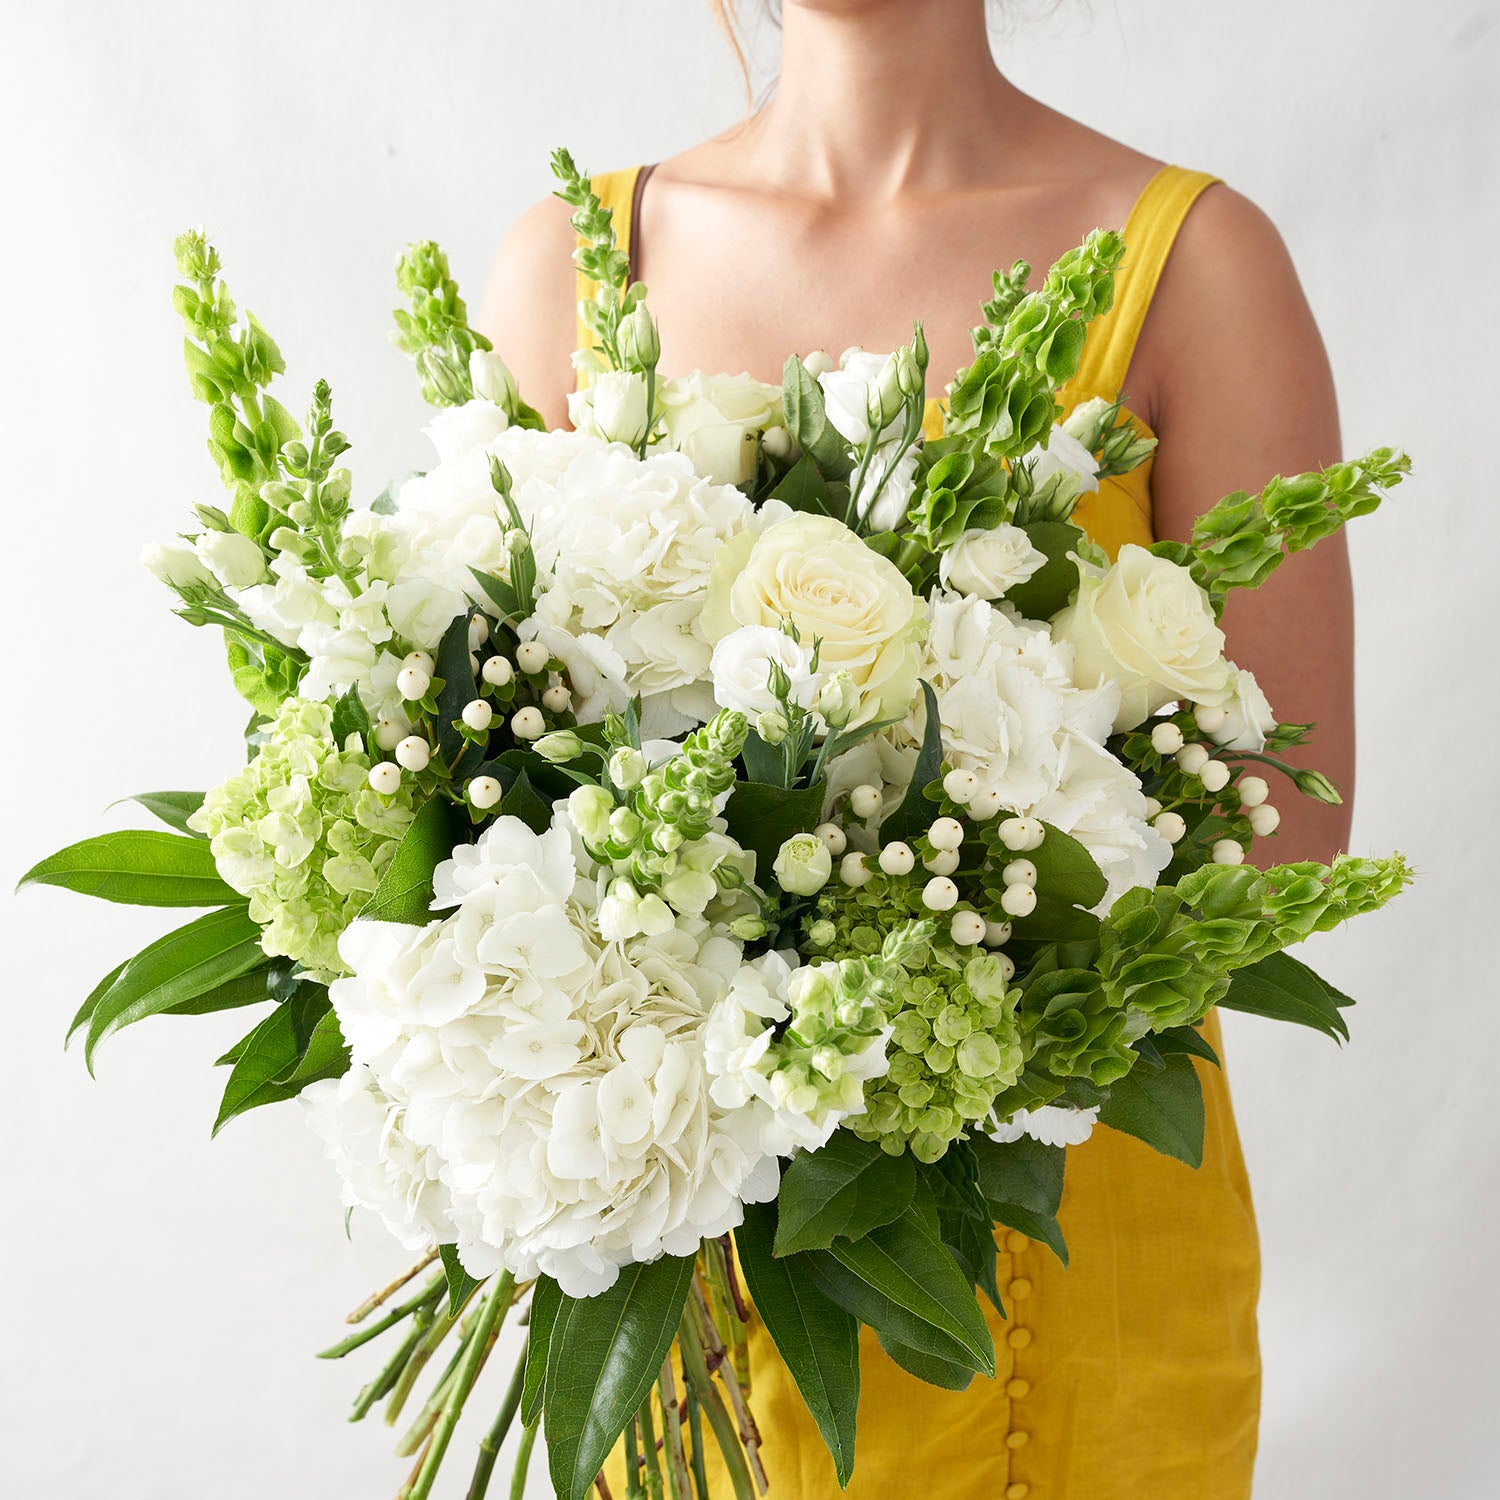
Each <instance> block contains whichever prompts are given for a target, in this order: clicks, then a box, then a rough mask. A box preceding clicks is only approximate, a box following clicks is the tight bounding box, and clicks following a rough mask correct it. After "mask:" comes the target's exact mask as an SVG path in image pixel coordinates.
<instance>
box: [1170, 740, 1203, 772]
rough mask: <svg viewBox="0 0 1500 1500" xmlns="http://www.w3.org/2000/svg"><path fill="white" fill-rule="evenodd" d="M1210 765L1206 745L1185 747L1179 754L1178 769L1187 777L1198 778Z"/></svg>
mask: <svg viewBox="0 0 1500 1500" xmlns="http://www.w3.org/2000/svg"><path fill="white" fill-rule="evenodd" d="M1207 764H1208V747H1207V746H1206V745H1184V746H1183V747H1182V749H1181V750H1179V751H1178V752H1177V769H1178V770H1179V771H1182V772H1183V773H1184V774H1185V775H1188V776H1196V775H1197V774H1198V772H1199V771H1201V770H1202V769H1203V768H1204V766H1206V765H1207Z"/></svg>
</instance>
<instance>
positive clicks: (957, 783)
mask: <svg viewBox="0 0 1500 1500" xmlns="http://www.w3.org/2000/svg"><path fill="white" fill-rule="evenodd" d="M978 789H979V778H978V777H977V776H975V774H974V773H973V772H972V771H949V772H948V774H947V775H946V776H945V777H943V791H944V793H945V794H946V795H947V796H948V798H949V799H950V800H951V801H953V802H956V803H958V805H959V806H960V807H966V806H967V805H968V801H969V798H970V797H972V796H973V795H974V793H975V792H976V791H977V790H978Z"/></svg>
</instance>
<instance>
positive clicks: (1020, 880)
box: [1000, 859, 1037, 885]
mask: <svg viewBox="0 0 1500 1500" xmlns="http://www.w3.org/2000/svg"><path fill="white" fill-rule="evenodd" d="M1000 878H1001V879H1002V880H1003V881H1004V882H1005V883H1006V885H1035V884H1036V882H1037V870H1036V866H1035V865H1034V864H1032V862H1031V861H1030V860H1029V859H1013V860H1011V862H1010V863H1009V864H1008V865H1006V867H1005V868H1004V869H1003V870H1001V872H1000Z"/></svg>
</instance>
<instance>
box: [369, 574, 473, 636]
mask: <svg viewBox="0 0 1500 1500" xmlns="http://www.w3.org/2000/svg"><path fill="white" fill-rule="evenodd" d="M464 604H465V599H464V595H463V594H461V593H459V592H458V591H456V590H454V589H450V588H446V587H444V586H443V585H442V584H440V583H434V582H432V581H431V580H430V579H426V578H403V579H401V581H400V582H399V583H393V584H392V585H391V587H390V591H389V592H388V593H387V595H386V601H385V608H386V615H387V617H388V618H389V619H390V622H391V625H392V627H393V628H394V629H395V631H396V633H397V634H398V635H403V636H405V637H406V639H407V640H409V641H411V642H412V643H413V645H417V646H421V647H422V648H424V649H426V650H430V649H431V648H432V647H433V646H435V645H437V643H438V642H439V641H441V640H442V638H443V632H444V631H445V630H447V628H448V626H449V625H451V624H452V623H453V619H454V616H456V615H460V614H462V613H463V610H464Z"/></svg>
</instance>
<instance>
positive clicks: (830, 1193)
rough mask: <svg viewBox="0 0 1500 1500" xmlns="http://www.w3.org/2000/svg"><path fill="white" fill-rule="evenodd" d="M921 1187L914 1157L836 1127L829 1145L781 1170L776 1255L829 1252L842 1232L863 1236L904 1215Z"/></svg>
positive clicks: (804, 1154)
mask: <svg viewBox="0 0 1500 1500" xmlns="http://www.w3.org/2000/svg"><path fill="white" fill-rule="evenodd" d="M916 1190H917V1168H916V1161H915V1159H914V1158H913V1157H912V1156H910V1155H909V1154H908V1153H906V1152H904V1151H903V1152H902V1153H901V1155H900V1156H891V1155H889V1154H888V1153H887V1152H885V1151H882V1150H881V1149H880V1146H879V1144H878V1142H875V1141H866V1140H863V1139H861V1138H860V1137H859V1136H857V1135H855V1134H854V1133H853V1132H852V1131H849V1130H836V1131H834V1133H833V1135H832V1136H831V1137H830V1138H829V1141H828V1144H827V1145H825V1146H823V1147H822V1148H821V1149H820V1150H817V1151H802V1152H799V1153H798V1154H797V1155H796V1156H794V1157H793V1158H792V1160H791V1161H790V1162H789V1163H788V1165H787V1168H786V1170H785V1171H784V1172H783V1173H782V1174H781V1192H780V1193H779V1194H778V1196H777V1199H776V1207H777V1224H776V1254H777V1255H790V1254H792V1253H793V1252H794V1251H797V1250H826V1249H827V1248H828V1247H829V1246H830V1245H831V1244H832V1243H833V1242H834V1240H835V1238H837V1237H838V1236H840V1235H842V1236H844V1237H845V1238H847V1239H858V1238H860V1236H861V1235H865V1234H868V1233H869V1232H870V1230H872V1229H878V1228H879V1227H880V1226H881V1225H882V1224H889V1223H890V1222H891V1221H892V1220H893V1219H896V1218H899V1217H900V1216H901V1215H902V1214H903V1213H905V1211H906V1208H907V1205H908V1204H910V1203H911V1200H912V1196H913V1194H914V1193H915V1192H916Z"/></svg>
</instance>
